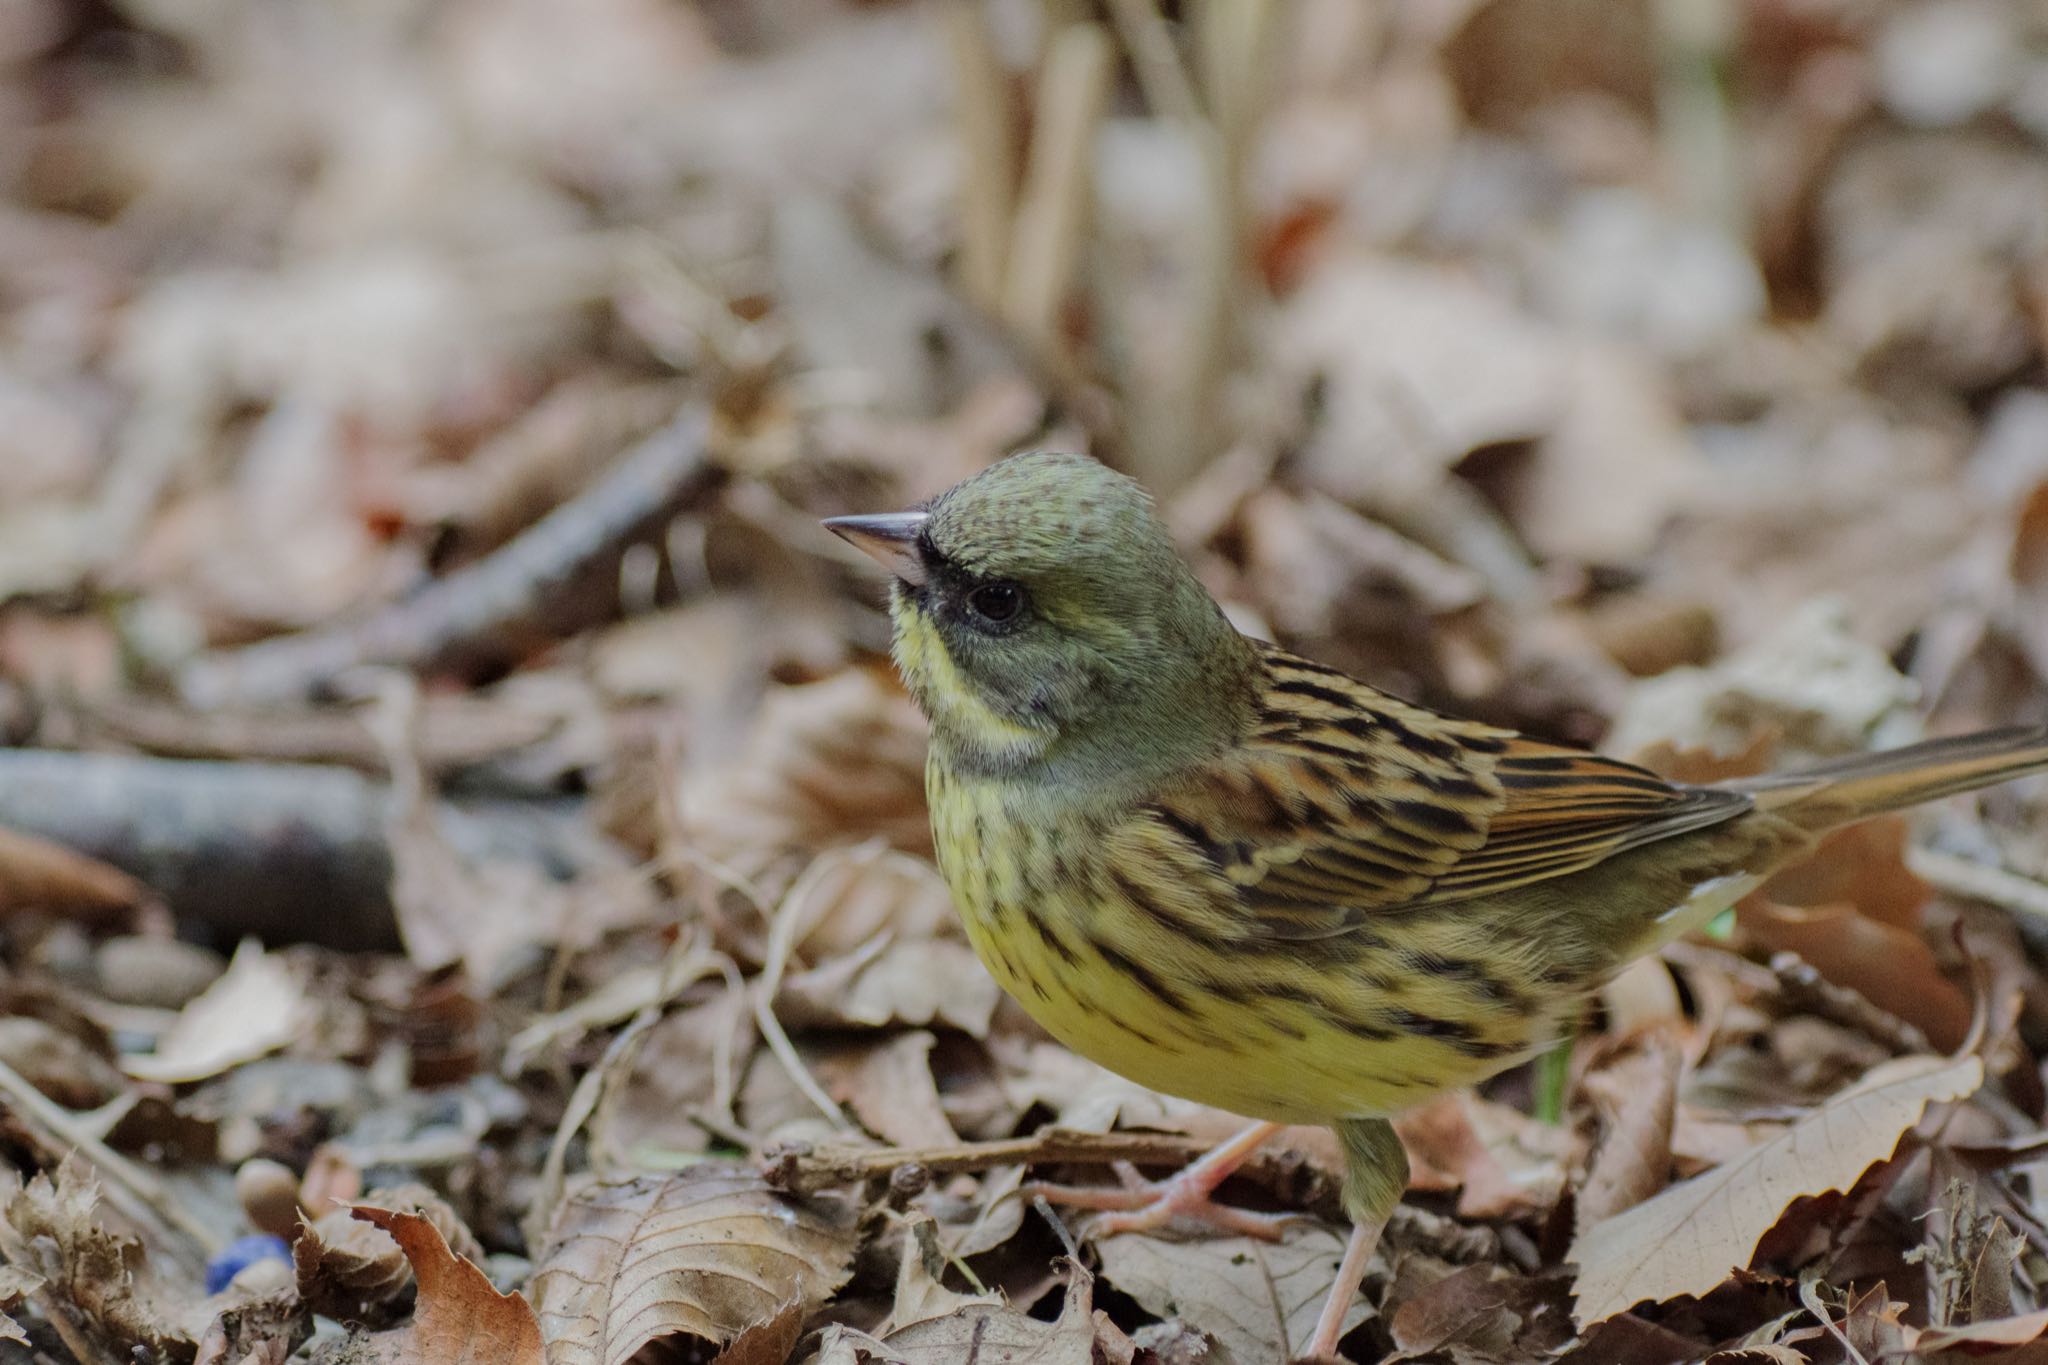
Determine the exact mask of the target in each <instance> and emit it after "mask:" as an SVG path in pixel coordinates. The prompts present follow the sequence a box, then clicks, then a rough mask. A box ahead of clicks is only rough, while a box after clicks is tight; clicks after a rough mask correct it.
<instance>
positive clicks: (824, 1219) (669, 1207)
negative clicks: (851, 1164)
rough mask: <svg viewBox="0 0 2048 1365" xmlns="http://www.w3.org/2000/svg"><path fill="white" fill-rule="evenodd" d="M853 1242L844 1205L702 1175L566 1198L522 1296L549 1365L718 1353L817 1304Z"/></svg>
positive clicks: (750, 1180) (842, 1271)
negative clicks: (672, 1350)
mask: <svg viewBox="0 0 2048 1365" xmlns="http://www.w3.org/2000/svg"><path fill="white" fill-rule="evenodd" d="M854 1244H855V1239H854V1229H853V1220H852V1217H851V1214H850V1211H849V1210H848V1209H847V1208H846V1207H845V1206H844V1205H842V1204H840V1203H837V1202H835V1201H830V1200H824V1199H812V1200H798V1199H793V1198H790V1197H788V1196H785V1195H781V1194H777V1193H776V1192H775V1191H773V1190H771V1189H769V1187H768V1185H767V1184H766V1183H765V1182H764V1181H762V1180H761V1179H760V1178H759V1177H758V1176H755V1175H753V1174H751V1173H748V1172H744V1171H736V1170H734V1169H732V1168H731V1167H728V1166H719V1165H704V1166H698V1167H694V1168H692V1169H691V1170H690V1171H688V1172H686V1173H684V1174H682V1175H678V1176H672V1177H668V1178H662V1179H656V1178H644V1179H638V1180H626V1181H615V1182H609V1183H600V1184H594V1185H591V1186H588V1187H587V1188H585V1189H583V1190H581V1191H579V1192H578V1193H576V1194H574V1195H572V1196H571V1197H570V1198H568V1199H567V1200H565V1201H564V1202H563V1204H562V1206H561V1208H560V1209H559V1210H557V1212H556V1214H555V1223H554V1227H553V1228H552V1229H551V1230H550V1232H549V1236H548V1245H547V1247H546V1249H545V1250H543V1251H542V1253H541V1255H540V1257H539V1258H538V1259H537V1260H536V1262H535V1267H536V1268H535V1271H534V1276H533V1283H532V1291H531V1292H532V1294H533V1299H534V1305H535V1309H536V1311H537V1312H538V1313H539V1314H540V1319H541V1322H542V1323H543V1324H544V1326H545V1328H546V1331H547V1339H548V1354H549V1357H550V1360H551V1362H552V1365H624V1362H626V1361H627V1360H629V1359H631V1358H632V1356H633V1354H634V1353H635V1352H636V1351H638V1350H639V1349H640V1348H641V1347H643V1346H645V1345H647V1344H648V1343H649V1342H652V1341H659V1340H661V1339H663V1338H667V1337H672V1336H677V1335H683V1336H692V1337H700V1338H702V1339H704V1340H706V1341H710V1342H712V1343H714V1344H717V1345H725V1344H727V1343H730V1342H731V1341H733V1340H734V1339H735V1338H736V1337H738V1336H739V1335H740V1333H742V1332H743V1331H745V1330H746V1329H747V1328H749V1327H751V1326H753V1325H754V1324H756V1323H760V1322H765V1321H768V1320H769V1319H771V1318H773V1317H775V1315H776V1314H778V1313H779V1312H781V1311H782V1309H783V1307H784V1305H786V1304H788V1303H789V1302H791V1301H792V1300H799V1301H802V1302H804V1303H808V1304H813V1305H815V1304H817V1303H821V1302H823V1301H824V1299H825V1298H826V1296H827V1295H829V1294H830V1293H831V1292H832V1291H833V1290H834V1289H837V1288H838V1287H839V1286H840V1285H841V1284H842V1283H844V1282H845V1280H846V1277H847V1275H848V1274H849V1273H850V1272H851V1270H852V1264H853V1252H854Z"/></svg>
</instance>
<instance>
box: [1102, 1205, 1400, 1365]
mask: <svg viewBox="0 0 2048 1365" xmlns="http://www.w3.org/2000/svg"><path fill="white" fill-rule="evenodd" d="M1096 1250H1097V1251H1098V1252H1099V1253H1100V1254H1101V1256H1102V1279H1103V1282H1104V1283H1106V1284H1111V1285H1115V1286H1116V1287H1117V1288H1118V1289H1120V1290H1122V1291H1123V1292H1124V1293H1126V1294H1129V1295H1130V1296H1131V1297H1132V1298H1134V1299H1136V1300H1137V1301H1138V1303H1139V1304H1140V1305H1141V1306H1142V1307H1143V1308H1144V1309H1145V1311H1146V1312H1148V1313H1153V1314H1156V1315H1157V1316H1159V1317H1162V1318H1179V1319H1180V1320H1181V1321H1183V1322H1185V1323H1187V1324H1188V1325H1189V1326H1190V1327H1194V1328H1197V1329H1199V1330H1201V1331H1203V1332H1206V1333H1208V1334H1209V1335H1210V1336H1212V1337H1214V1338H1215V1339H1216V1341H1217V1344H1218V1345H1221V1346H1222V1347H1224V1348H1225V1349H1226V1350H1228V1351H1229V1352H1230V1355H1231V1358H1232V1359H1234V1360H1236V1361H1239V1362H1242V1363H1243V1365H1249V1362H1252V1361H1266V1360H1289V1359H1292V1358H1293V1357H1294V1356H1295V1355H1297V1354H1299V1353H1300V1352H1301V1351H1302V1349H1303V1348H1305V1347H1306V1346H1307V1345H1308V1339H1309V1337H1310V1336H1311V1335H1313V1334H1314V1332H1315V1326H1316V1317H1317V1315H1318V1314H1319V1313H1321V1311H1322V1307H1323V1300H1324V1299H1325V1298H1327V1297H1328V1296H1329V1292H1330V1286H1331V1285H1332V1284H1333V1283H1335V1281H1336V1276H1337V1263H1338V1262H1339V1261H1340V1260H1342V1259H1343V1257H1344V1239H1343V1238H1341V1237H1339V1236H1338V1235H1337V1234H1336V1233H1334V1232H1331V1231H1330V1230H1329V1229H1328V1228H1325V1227H1322V1226H1320V1225H1315V1224H1308V1223H1303V1224H1300V1225H1297V1226H1293V1227H1290V1228H1289V1229H1288V1230H1287V1233H1286V1236H1285V1239H1284V1240H1282V1241H1279V1242H1261V1241H1258V1240H1256V1239H1254V1238H1250V1237H1215V1238H1205V1239H1203V1240H1202V1241H1199V1242H1169V1241H1166V1240H1164V1239H1162V1238H1158V1237H1148V1236H1145V1235H1143V1234H1137V1233H1125V1234H1123V1235H1120V1236H1116V1237H1110V1238H1106V1239H1104V1240H1103V1241H1101V1242H1098V1243H1097V1244H1096ZM1371 1316H1372V1309H1371V1308H1370V1307H1369V1306H1368V1305H1367V1304H1366V1303H1365V1301H1364V1300H1363V1299H1360V1300H1358V1301H1357V1302H1355V1303H1353V1304H1352V1305H1351V1307H1350V1308H1349V1309H1348V1310H1347V1311H1346V1312H1345V1315H1344V1330H1345V1331H1347V1332H1348V1331H1350V1330H1351V1329H1352V1328H1353V1327H1356V1326H1357V1325H1358V1324H1359V1323H1361V1322H1364V1321H1365V1320H1366V1319H1367V1318H1369V1317H1371Z"/></svg>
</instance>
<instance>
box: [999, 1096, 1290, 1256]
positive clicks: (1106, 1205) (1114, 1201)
mask: <svg viewBox="0 0 2048 1365" xmlns="http://www.w3.org/2000/svg"><path fill="white" fill-rule="evenodd" d="M1279 1127H1280V1125H1279V1124H1277V1123H1257V1124H1253V1125H1252V1126H1251V1127H1249V1128H1247V1129H1245V1130H1244V1131H1243V1132H1241V1133H1239V1134H1238V1135H1237V1136H1236V1137H1234V1138H1232V1139H1230V1141H1228V1142H1226V1143H1224V1144H1223V1145H1222V1146H1220V1147H1218V1148H1216V1149H1215V1150H1213V1151H1211V1152H1209V1153H1208V1154H1207V1155H1206V1156H1204V1157H1202V1159H1201V1160H1199V1161H1197V1162H1195V1163H1193V1164H1192V1165H1190V1166H1188V1167H1187V1168H1185V1169H1184V1170H1182V1171H1181V1172H1180V1173H1179V1174H1178V1175H1175V1176H1172V1177H1170V1178H1169V1179H1166V1180H1146V1179H1144V1178H1142V1177H1141V1176H1139V1174H1138V1172H1137V1169H1136V1168H1135V1167H1133V1166H1131V1165H1129V1164H1128V1163H1121V1162H1120V1163H1118V1165H1117V1167H1116V1172H1117V1176H1118V1178H1119V1179H1121V1180H1122V1181H1123V1184H1122V1185H1121V1186H1103V1185H1028V1186H1026V1187H1025V1188H1024V1191H1023V1193H1024V1195H1025V1196H1026V1197H1027V1198H1030V1197H1034V1196H1035V1197H1038V1198H1042V1199H1044V1200H1046V1201H1047V1202H1048V1203H1053V1204H1065V1205H1067V1206H1068V1207H1070V1208H1082V1209H1102V1210H1104V1213H1103V1215H1102V1216H1101V1217H1100V1218H1097V1219H1096V1220H1095V1223H1094V1227H1093V1232H1094V1235H1096V1236H1098V1237H1111V1236H1114V1235H1116V1234H1117V1233H1119V1232H1149V1231H1152V1230H1154V1229H1157V1228H1163V1227H1165V1226H1167V1225H1168V1224H1170V1223H1174V1222H1177V1221H1185V1222H1189V1223H1194V1224H1196V1225H1198V1226H1202V1227H1209V1228H1216V1229H1220V1230H1222V1231H1224V1232H1233V1233H1237V1234H1240V1235H1242V1236H1246V1237H1256V1238H1259V1239H1260V1240H1261V1241H1267V1242H1277V1241H1279V1240H1280V1236H1281V1233H1282V1232H1283V1231H1284V1230H1285V1229H1286V1227H1287V1225H1288V1224H1289V1223H1291V1222H1294V1221H1296V1220H1297V1219H1298V1218H1299V1217H1300V1215H1298V1214H1291V1213H1254V1212H1253V1211H1252V1210H1250V1209H1240V1208H1233V1207H1232V1206H1230V1205H1228V1204H1219V1203H1217V1202H1216V1200H1215V1198H1214V1197H1213V1196H1214V1195H1215V1193H1216V1187H1217V1186H1218V1185H1221V1184H1222V1183H1223V1182H1224V1181H1225V1180H1227V1179H1229V1178H1230V1174H1231V1172H1233V1171H1235V1170H1236V1169H1237V1168H1238V1167H1239V1166H1242V1165H1243V1164H1244V1163H1245V1161H1246V1159H1247V1158H1249V1157H1250V1156H1251V1154H1252V1153H1253V1152H1255V1151H1257V1150H1258V1147H1259V1144H1260V1143H1262V1142H1264V1141H1265V1140H1266V1139H1267V1138H1269V1137H1271V1136H1272V1135H1273V1133H1274V1132H1275V1131H1277V1130H1278V1128H1279Z"/></svg>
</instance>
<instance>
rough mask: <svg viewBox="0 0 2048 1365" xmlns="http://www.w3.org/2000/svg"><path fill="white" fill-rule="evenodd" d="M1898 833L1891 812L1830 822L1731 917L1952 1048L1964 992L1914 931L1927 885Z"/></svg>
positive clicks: (1965, 1024)
mask: <svg viewBox="0 0 2048 1365" xmlns="http://www.w3.org/2000/svg"><path fill="white" fill-rule="evenodd" d="M1906 836H1907V825H1906V821H1905V820H1904V819H1903V818H1902V817H1899V816H1886V817H1881V818H1879V819H1876V820H1866V821H1863V822H1861V823H1858V824H1855V825H1851V826H1849V827H1848V828H1847V829H1843V830H1838V831H1836V832H1835V833H1833V834H1831V835H1829V836H1828V837H1827V838H1826V839H1824V840H1822V841H1821V844H1820V846H1819V847H1818V848H1816V849H1815V850H1814V851H1813V853H1812V854H1811V855H1810V856H1809V857H1807V858H1804V859H1802V860H1801V861H1800V862H1798V863H1797V864H1795V865H1793V866H1791V867H1788V868H1786V869H1785V870H1784V871H1782V872H1779V873H1778V874H1777V875H1776V876H1774V877H1772V878H1771V879H1770V880H1769V881H1768V882H1766V883H1764V886H1763V888H1762V889H1761V890H1760V891H1758V892H1757V893H1756V894H1755V895H1753V896H1751V897H1749V898H1748V899H1747V900H1745V901H1744V902H1743V903H1742V905H1741V907H1740V908H1739V909H1738V910H1737V912H1736V918H1737V922H1738V923H1739V924H1740V925H1741V927H1742V930H1743V932H1744V933H1746V934H1748V935H1751V936H1752V937H1754V938H1755V939H1757V940H1758V941H1759V942H1761V943H1763V944H1764V945H1765V946H1766V947H1768V948H1770V949H1772V950H1773V951H1776V952H1791V953H1797V954H1799V956H1800V957H1802V958H1804V959H1805V960H1806V961H1807V962H1808V963H1810V964H1811V965H1812V966H1813V968H1814V970H1816V971H1818V972H1819V973H1820V974H1821V976H1823V977H1824V978H1826V979H1827V980H1828V981H1830V982H1833V983H1834V984H1835V985H1837V986H1844V987H1847V988H1848V989H1850V990H1852V991H1855V992H1857V993H1858V994H1860V995H1862V996H1863V997H1864V998H1865V999H1866V1000H1870V1001H1872V1002H1874V1003H1876V1004H1878V1005H1880V1006H1882V1007H1883V1008H1884V1009H1886V1010H1889V1011H1890V1012H1892V1013H1893V1014H1896V1015H1897V1016H1898V1017H1899V1018H1901V1019H1904V1020H1905V1021H1906V1022H1907V1023H1909V1024H1912V1025H1914V1026H1916V1027H1917V1028H1918V1029H1919V1030H1920V1031H1921V1032H1922V1033H1923V1034H1925V1035H1926V1036H1927V1038H1928V1040H1929V1041H1930V1042H1932V1043H1933V1044H1934V1046H1935V1047H1937V1048H1943V1049H1950V1048H1956V1047H1960V1046H1962V1042H1963V1038H1964V1037H1965V1036H1966V1035H1967V1034H1968V1033H1969V1031H1970V1002H1969V998H1968V997H1967V996H1965V995H1964V993H1963V990H1962V988H1961V987H1960V986H1958V985H1956V984H1955V982H1953V981H1951V980H1949V979H1948V978H1947V977H1946V976H1944V975H1943V974H1942V971H1941V968H1940V965H1939V964H1938V963H1937V962H1936V961H1935V957H1934V952H1933V950H1932V949H1930V948H1929V947H1928V946H1927V943H1926V941H1925V940H1924V939H1923V938H1921V936H1920V915H1921V908H1922V907H1923V906H1924V905H1925V903H1926V901H1927V897H1928V887H1927V883H1925V882H1923V881H1922V880H1920V878H1918V877H1916V876H1915V875H1913V872H1912V870H1911V869H1910V868H1908V867H1907V866H1906V856H1905V855H1906V842H1907V838H1906Z"/></svg>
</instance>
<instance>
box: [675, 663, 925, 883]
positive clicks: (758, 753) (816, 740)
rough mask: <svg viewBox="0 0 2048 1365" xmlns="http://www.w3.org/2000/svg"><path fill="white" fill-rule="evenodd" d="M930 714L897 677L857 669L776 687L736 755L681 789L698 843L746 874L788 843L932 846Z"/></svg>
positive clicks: (921, 849) (691, 835) (691, 836)
mask: <svg viewBox="0 0 2048 1365" xmlns="http://www.w3.org/2000/svg"><path fill="white" fill-rule="evenodd" d="M924 746H925V728H924V720H923V718H922V717H920V716H919V715H918V713H917V708H916V707H915V706H913V705H912V704H911V702H910V699H909V698H908V697H906V696H905V695H904V694H903V690H902V688H900V687H899V686H897V685H896V683H895V680H894V679H893V678H892V677H890V676H888V675H887V674H884V673H882V672H879V671H876V670H868V669H848V670H846V671H844V672H842V673H839V674H837V675H835V676H833V677H832V678H830V679H828V680H826V681H824V682H818V683H810V684H807V685H805V686H802V687H784V688H778V689H776V690H774V691H771V692H770V693H769V694H768V696H767V698H766V699H765V700H764V701H763V702H762V703H761V709H760V712H759V713H758V714H757V715H756V716H755V718H754V723H753V726H752V728H751V729H750V730H749V731H748V732H747V737H746V739H745V741H744V743H742V744H741V745H740V747H739V749H738V751H737V752H735V753H734V754H732V755H731V756H730V759H729V760H728V761H727V762H724V763H720V764H716V765H707V766H704V767H701V768H695V769H693V771H692V773H691V775H690V777H689V778H688V780H687V782H686V784H685V786H684V789H683V793H682V797H681V806H682V818H683V825H684V832H685V834H686V836H687V837H688V840H689V842H690V844H691V846H692V847H693V848H695V849H698V850H701V851H702V852H703V853H705V854H708V855H709V856H710V857H711V858H713V859H715V860H716V861H717V862H719V863H721V864H723V865H724V866H726V867H729V868H732V869H734V870H736V871H738V872H740V873H741V874H742V875H745V876H754V875H757V874H758V873H759V872H760V871H761V870H762V869H763V868H764V867H766V866H767V865H768V864H769V862H771V861H772V860H773V855H774V854H775V853H776V852H777V851H779V850H781V849H785V848H802V849H816V848H822V847H829V846H830V845H832V844H835V843H857V842H859V841H860V840H862V839H865V838H868V837H870V836H875V835H879V836H881V837H882V838H884V839H886V840H887V841H888V842H889V843H890V844H891V845H892V846H894V847H896V848H899V849H902V850H904V851H905V852H909V853H920V854H922V853H929V852H930V851H931V826H930V823H929V821H928V820H927V819H926V816H925V807H924Z"/></svg>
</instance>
